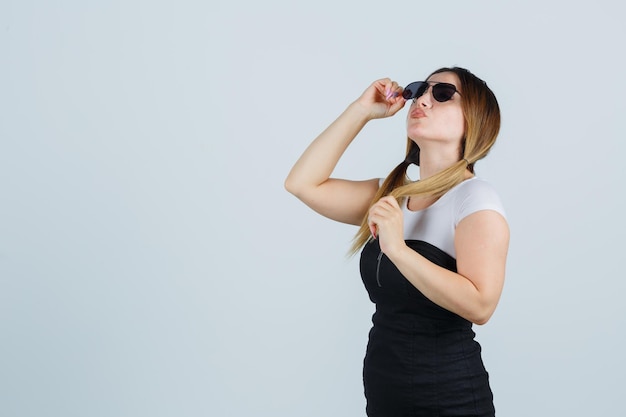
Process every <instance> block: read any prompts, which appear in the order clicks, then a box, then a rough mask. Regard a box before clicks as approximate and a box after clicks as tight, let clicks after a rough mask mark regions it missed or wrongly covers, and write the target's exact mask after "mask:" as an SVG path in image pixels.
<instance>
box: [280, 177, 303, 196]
mask: <svg viewBox="0 0 626 417" xmlns="http://www.w3.org/2000/svg"><path fill="white" fill-rule="evenodd" d="M283 186H284V187H285V190H287V192H289V193H290V194H293V195H295V196H296V197H298V195H299V194H300V192H301V189H302V187H301V186H299V185H298V183H297V182H295V181H294V180H293V179H292V178H291V177H287V178H286V179H285V182H284V184H283Z"/></svg>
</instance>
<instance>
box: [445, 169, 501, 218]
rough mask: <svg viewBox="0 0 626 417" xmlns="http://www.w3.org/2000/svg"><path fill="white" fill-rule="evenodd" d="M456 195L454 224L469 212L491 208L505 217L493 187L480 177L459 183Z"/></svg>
mask: <svg viewBox="0 0 626 417" xmlns="http://www.w3.org/2000/svg"><path fill="white" fill-rule="evenodd" d="M460 187H461V188H460V189H459V192H458V193H457V195H456V197H457V200H456V202H455V203H456V204H455V206H456V210H455V211H456V213H455V218H454V226H455V227H456V226H457V225H458V224H459V223H460V222H461V220H463V219H464V218H465V217H467V216H469V215H470V214H473V213H476V212H477V211H481V210H493V211H495V212H498V213H500V214H501V215H502V217H504V218H505V219H506V212H505V210H504V206H503V204H502V201H501V200H500V196H499V195H498V193H497V192H496V190H495V188H494V187H493V186H492V185H491V184H489V183H488V182H487V181H485V180H483V179H481V178H473V179H471V180H468V181H466V182H465V183H461V184H460Z"/></svg>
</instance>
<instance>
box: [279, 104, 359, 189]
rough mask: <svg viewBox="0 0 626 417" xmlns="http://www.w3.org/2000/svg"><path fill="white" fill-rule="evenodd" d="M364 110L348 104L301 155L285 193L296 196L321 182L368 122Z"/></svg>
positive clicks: (327, 176)
mask: <svg viewBox="0 0 626 417" xmlns="http://www.w3.org/2000/svg"><path fill="white" fill-rule="evenodd" d="M368 120H369V116H368V113H367V111H366V109H365V108H363V107H362V106H361V105H360V104H359V103H358V102H354V103H352V104H351V105H350V106H348V108H346V110H345V111H344V112H343V113H342V114H341V115H340V116H339V117H338V118H337V119H336V120H335V121H334V122H333V123H332V124H331V125H330V126H328V127H327V128H326V129H325V130H324V131H323V132H322V133H321V134H320V135H319V136H318V137H317V138H316V139H315V140H314V141H313V142H312V143H311V144H310V145H309V147H308V148H307V149H306V150H305V151H304V153H303V154H302V156H301V157H300V158H299V159H298V161H297V162H296V163H295V165H294V166H293V168H292V169H291V172H290V173H289V175H288V176H287V179H286V180H285V187H286V188H287V190H288V191H290V192H291V193H294V194H298V193H299V192H301V191H302V190H303V189H306V188H307V187H313V188H314V187H317V186H318V185H320V184H322V183H323V182H325V181H326V180H327V179H328V178H329V177H330V175H331V174H332V172H333V170H334V169H335V167H336V166H337V163H338V162H339V159H340V158H341V156H342V155H343V153H344V152H345V151H346V149H347V148H348V146H349V145H350V143H351V142H352V141H353V140H354V138H355V137H356V136H357V134H358V133H359V132H360V131H361V129H363V127H364V126H365V124H366V123H367V122H368Z"/></svg>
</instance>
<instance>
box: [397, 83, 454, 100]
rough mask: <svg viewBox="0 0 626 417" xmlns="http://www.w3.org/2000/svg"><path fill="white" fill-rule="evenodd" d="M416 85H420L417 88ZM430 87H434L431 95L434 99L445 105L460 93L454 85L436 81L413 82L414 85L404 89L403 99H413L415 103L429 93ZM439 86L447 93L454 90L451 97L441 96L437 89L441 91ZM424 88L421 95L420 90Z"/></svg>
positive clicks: (410, 84)
mask: <svg viewBox="0 0 626 417" xmlns="http://www.w3.org/2000/svg"><path fill="white" fill-rule="evenodd" d="M415 84H418V85H417V86H415ZM424 85H425V86H426V88H424ZM412 86H413V87H416V88H415V89H413V88H411V87H412ZM430 86H432V93H431V94H432V95H433V98H434V99H435V100H437V101H438V102H439V103H445V102H446V101H449V100H452V97H454V93H459V90H457V89H456V86H455V85H454V84H450V83H438V82H434V81H413V82H412V83H409V84H407V86H406V87H404V91H403V92H402V97H404V99H405V100H410V99H413V101H415V100H417V99H418V98H420V97H421V96H423V95H424V94H425V93H426V92H427V91H428V87H430ZM438 86H441V87H444V88H445V89H446V90H447V91H449V90H453V92H452V94H450V96H449V97H448V96H447V95H445V96H441V95H440V92H437V91H436V89H440V88H438ZM422 88H424V91H422V92H421V93H420V90H421V89H422ZM459 95H461V93H459Z"/></svg>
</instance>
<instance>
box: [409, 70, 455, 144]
mask: <svg viewBox="0 0 626 417" xmlns="http://www.w3.org/2000/svg"><path fill="white" fill-rule="evenodd" d="M427 81H428V82H429V84H430V86H429V87H428V90H426V92H425V93H424V94H423V95H422V96H421V97H418V98H417V99H415V100H414V102H413V103H412V104H411V107H410V108H409V113H408V115H407V120H406V125H407V126H406V127H407V135H408V137H409V138H410V139H411V140H413V141H414V142H416V143H417V144H418V145H419V146H420V147H421V146H423V145H424V141H440V142H441V141H443V142H445V143H456V144H459V145H460V143H461V140H462V138H463V136H464V134H465V119H464V118H463V109H462V108H461V100H462V98H461V95H459V93H454V95H453V96H452V98H451V99H450V100H448V101H445V102H443V103H440V102H438V101H437V100H435V99H434V98H433V94H432V86H433V84H435V83H449V84H454V85H455V86H456V89H457V90H458V91H459V92H460V93H461V94H463V91H461V88H460V87H461V83H460V81H459V78H458V77H457V75H456V74H455V73H453V72H442V73H439V74H433V75H432V76H431V77H430V78H429V79H428V80H427Z"/></svg>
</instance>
